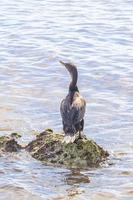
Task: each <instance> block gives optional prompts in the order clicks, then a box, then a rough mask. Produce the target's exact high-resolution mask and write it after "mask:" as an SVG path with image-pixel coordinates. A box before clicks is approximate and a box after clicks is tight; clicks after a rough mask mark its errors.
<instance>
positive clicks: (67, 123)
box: [60, 61, 86, 143]
mask: <svg viewBox="0 0 133 200" xmlns="http://www.w3.org/2000/svg"><path fill="white" fill-rule="evenodd" d="M60 63H61V64H62V65H64V66H65V67H66V69H67V70H68V71H69V73H70V75H71V78H72V81H71V82H70V85H69V92H68V95H67V96H66V98H65V99H63V100H62V102H61V105H60V112H61V116H62V123H63V130H64V133H65V137H64V140H63V142H66V143H73V142H74V141H75V137H76V133H79V138H82V132H83V128H84V114H85V108H86V101H85V99H84V98H83V97H82V96H81V95H80V93H79V90H78V87H77V79H78V71H77V67H76V66H75V65H73V64H71V63H64V62H62V61H60Z"/></svg>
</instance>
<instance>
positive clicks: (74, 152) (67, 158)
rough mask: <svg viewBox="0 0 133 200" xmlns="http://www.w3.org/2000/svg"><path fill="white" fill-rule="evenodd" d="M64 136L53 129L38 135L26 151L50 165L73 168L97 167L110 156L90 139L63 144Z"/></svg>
mask: <svg viewBox="0 0 133 200" xmlns="http://www.w3.org/2000/svg"><path fill="white" fill-rule="evenodd" d="M63 138H64V136H63V135H62V134H55V133H53V131H52V130H51V129H47V130H45V131H44V132H42V133H40V134H38V135H37V136H36V139H35V140H34V141H32V142H30V143H29V144H28V145H27V147H26V150H27V151H29V152H30V154H31V156H33V157H34V158H35V159H37V160H40V161H42V162H44V163H45V164H48V165H55V166H65V167H72V168H87V167H97V166H99V165H100V163H102V162H103V161H105V160H106V158H107V157H108V156H109V154H108V152H107V151H105V150H104V149H103V148H102V147H100V146H99V145H97V144H96V143H95V142H94V141H93V140H90V139H86V138H84V139H76V140H75V142H74V143H72V144H71V143H70V144H65V143H62V140H63Z"/></svg>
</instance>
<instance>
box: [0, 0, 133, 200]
mask: <svg viewBox="0 0 133 200" xmlns="http://www.w3.org/2000/svg"><path fill="white" fill-rule="evenodd" d="M59 60H62V61H71V62H73V63H74V64H75V65H77V67H78V72H79V79H78V86H79V90H80V92H81V94H82V95H83V96H84V97H85V98H86V101H87V110H86V116H85V129H84V133H85V134H86V135H87V137H90V138H92V139H94V140H95V141H96V142H97V143H98V144H100V145H101V146H102V147H104V148H105V149H106V150H108V151H109V153H110V155H111V156H110V160H109V164H107V165H104V166H103V167H100V168H98V169H94V168H92V169H88V170H70V169H65V168H55V167H49V166H45V165H44V164H42V163H41V162H38V161H36V160H34V159H33V158H31V156H30V155H29V154H27V153H26V152H20V153H17V154H13V153H12V154H7V155H3V156H1V157H0V200H30V199H32V200H132V199H133V1H132V0H117V1H116V0H83V1H79V0H1V1H0V135H7V134H9V133H11V132H19V133H21V134H22V136H23V137H22V139H21V140H20V142H21V143H23V144H27V143H28V142H29V141H31V140H32V139H33V138H34V137H35V136H34V135H35V132H40V131H43V130H44V129H46V128H53V129H54V130H55V131H56V132H58V131H60V132H61V131H62V122H61V117H60V112H59V106H60V102H61V100H62V98H63V97H64V96H65V95H66V94H67V91H68V85H69V82H70V76H69V74H68V72H67V71H66V69H65V68H64V67H63V66H61V64H60V63H59Z"/></svg>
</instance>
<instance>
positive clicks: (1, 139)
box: [0, 133, 21, 153]
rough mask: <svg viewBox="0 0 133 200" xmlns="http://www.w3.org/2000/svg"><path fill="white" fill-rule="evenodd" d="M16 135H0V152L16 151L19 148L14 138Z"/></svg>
mask: <svg viewBox="0 0 133 200" xmlns="http://www.w3.org/2000/svg"><path fill="white" fill-rule="evenodd" d="M15 134H16V135H14V133H13V134H11V135H10V136H0V153H2V152H17V151H18V150H20V149H21V146H20V145H19V144H18V143H17V141H16V140H15V138H16V136H18V134H17V133H15Z"/></svg>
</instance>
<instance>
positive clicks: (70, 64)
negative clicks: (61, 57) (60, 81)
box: [60, 61, 77, 74]
mask: <svg viewBox="0 0 133 200" xmlns="http://www.w3.org/2000/svg"><path fill="white" fill-rule="evenodd" d="M60 63H61V64H62V65H64V66H65V67H66V69H67V70H68V71H69V72H70V74H73V72H74V71H75V70H76V71H77V67H76V66H75V65H73V64H72V63H64V62H62V61H60Z"/></svg>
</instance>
